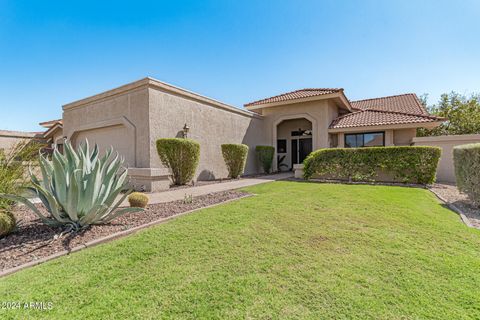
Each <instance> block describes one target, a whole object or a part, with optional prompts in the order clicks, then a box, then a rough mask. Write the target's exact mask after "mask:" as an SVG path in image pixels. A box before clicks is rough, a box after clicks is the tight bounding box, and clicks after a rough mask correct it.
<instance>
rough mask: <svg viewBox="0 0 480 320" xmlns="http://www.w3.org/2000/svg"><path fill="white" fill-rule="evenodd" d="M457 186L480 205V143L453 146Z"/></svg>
mask: <svg viewBox="0 0 480 320" xmlns="http://www.w3.org/2000/svg"><path fill="white" fill-rule="evenodd" d="M453 161H454V165H455V177H456V181H457V187H458V189H459V190H460V191H461V192H464V193H465V194H466V195H467V196H468V198H469V199H470V201H472V203H473V204H474V205H475V206H480V143H473V144H465V145H461V146H456V147H455V148H453Z"/></svg>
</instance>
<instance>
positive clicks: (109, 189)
mask: <svg viewBox="0 0 480 320" xmlns="http://www.w3.org/2000/svg"><path fill="white" fill-rule="evenodd" d="M64 146H65V149H64V154H62V153H60V152H59V151H58V150H57V149H55V150H54V151H53V154H52V157H51V160H50V159H49V158H48V157H47V156H45V155H42V154H40V157H39V160H40V161H39V162H40V169H41V173H42V179H41V180H40V179H38V178H37V177H36V176H35V175H34V174H33V173H32V172H31V171H30V179H31V182H30V183H31V185H32V186H31V187H28V188H27V189H28V190H30V191H31V192H32V193H33V194H34V195H35V196H36V197H38V198H40V200H41V201H42V203H43V205H44V206H45V208H46V209H47V211H48V212H49V215H44V214H42V213H41V212H40V210H39V209H38V208H37V207H36V206H35V205H34V204H33V203H32V202H31V201H30V200H28V199H27V198H25V197H22V196H18V195H14V194H0V197H3V198H5V199H8V200H12V201H18V202H21V203H24V204H25V205H26V206H27V207H28V208H30V209H31V210H32V211H33V212H34V213H35V214H36V215H37V216H38V217H39V218H40V220H41V221H42V222H43V223H45V224H47V225H51V226H68V227H70V229H71V230H78V229H80V228H84V227H87V226H89V225H91V224H103V223H108V222H110V221H112V220H113V219H115V218H116V217H118V216H120V215H122V214H124V213H127V212H137V211H142V209H140V208H123V209H118V210H117V208H118V206H119V205H120V204H121V203H122V201H123V200H125V198H126V197H127V196H128V195H129V194H130V193H131V190H128V191H126V192H125V193H124V194H123V196H121V197H120V198H119V199H117V197H118V196H119V195H120V193H121V192H122V191H124V190H126V185H127V181H126V178H127V170H123V172H121V170H122V165H123V159H121V158H120V157H119V155H118V153H117V155H116V156H115V157H113V158H112V153H113V150H112V149H111V148H110V149H109V150H107V152H106V153H105V155H104V156H102V157H100V155H99V149H98V147H97V145H95V147H94V148H93V151H90V147H89V144H88V141H86V142H85V143H83V144H82V145H80V147H79V148H78V150H77V151H75V150H74V149H73V147H72V145H71V144H70V142H68V141H66V142H65V144H64Z"/></svg>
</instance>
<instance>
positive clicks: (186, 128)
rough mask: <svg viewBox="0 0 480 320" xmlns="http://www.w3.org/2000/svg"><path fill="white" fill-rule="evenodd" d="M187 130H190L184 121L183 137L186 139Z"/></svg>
mask: <svg viewBox="0 0 480 320" xmlns="http://www.w3.org/2000/svg"><path fill="white" fill-rule="evenodd" d="M188 131H190V127H189V126H187V124H186V123H185V125H184V126H183V138H184V139H186V138H187V137H188Z"/></svg>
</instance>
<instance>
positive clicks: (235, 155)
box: [222, 144, 248, 179]
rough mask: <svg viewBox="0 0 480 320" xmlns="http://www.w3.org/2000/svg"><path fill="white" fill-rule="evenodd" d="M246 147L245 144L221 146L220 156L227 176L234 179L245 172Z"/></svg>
mask: <svg viewBox="0 0 480 320" xmlns="http://www.w3.org/2000/svg"><path fill="white" fill-rule="evenodd" d="M247 154H248V146H247V145H245V144H222V155H223V159H224V160H225V164H226V165H227V169H228V176H229V177H230V178H233V179H236V178H238V177H239V176H240V175H241V174H242V173H243V170H245V164H246V163H247Z"/></svg>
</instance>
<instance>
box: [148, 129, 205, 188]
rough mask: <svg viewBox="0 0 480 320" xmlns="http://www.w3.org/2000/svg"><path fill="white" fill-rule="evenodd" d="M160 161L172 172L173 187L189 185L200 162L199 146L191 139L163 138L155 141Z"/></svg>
mask: <svg viewBox="0 0 480 320" xmlns="http://www.w3.org/2000/svg"><path fill="white" fill-rule="evenodd" d="M157 151H158V156H159V157H160V161H162V163H163V164H164V165H165V166H166V167H168V168H170V170H172V180H173V183H174V184H175V185H185V184H187V183H189V182H190V181H191V180H192V179H193V176H194V175H195V171H196V170H197V167H198V162H199V160H200V144H199V143H198V142H196V141H194V140H191V139H182V138H164V139H158V140H157Z"/></svg>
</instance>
